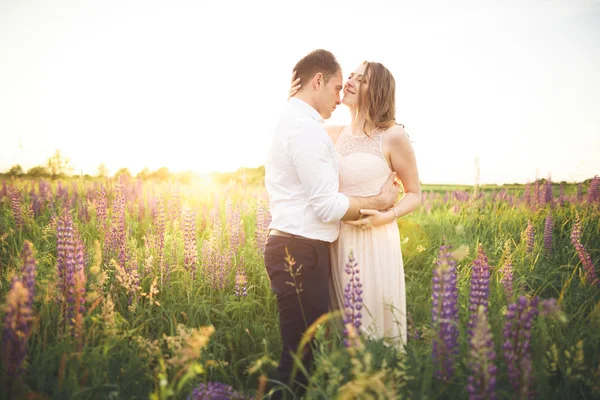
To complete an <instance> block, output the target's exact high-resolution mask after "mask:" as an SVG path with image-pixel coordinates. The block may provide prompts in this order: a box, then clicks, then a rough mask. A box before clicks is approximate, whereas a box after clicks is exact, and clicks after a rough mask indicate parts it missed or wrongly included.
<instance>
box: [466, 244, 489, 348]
mask: <svg viewBox="0 0 600 400" xmlns="http://www.w3.org/2000/svg"><path fill="white" fill-rule="evenodd" d="M489 295H490V266H489V264H488V259H487V256H486V254H485V252H484V251H483V246H482V245H481V243H480V244H479V248H478V250H477V258H476V259H475V260H474V261H473V269H472V272H471V292H470V295H469V313H470V315H469V323H468V328H469V337H471V335H472V332H473V328H474V327H475V319H476V318H477V309H478V308H479V306H483V308H484V310H485V311H486V312H487V309H488V297H489Z"/></svg>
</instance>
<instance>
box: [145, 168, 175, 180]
mask: <svg viewBox="0 0 600 400" xmlns="http://www.w3.org/2000/svg"><path fill="white" fill-rule="evenodd" d="M150 177H151V178H152V179H156V180H157V181H167V180H169V179H170V178H171V173H170V172H169V169H168V168H167V167H162V168H159V169H157V170H156V171H154V172H152V173H151V174H150Z"/></svg>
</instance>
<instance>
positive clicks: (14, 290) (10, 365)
mask: <svg viewBox="0 0 600 400" xmlns="http://www.w3.org/2000/svg"><path fill="white" fill-rule="evenodd" d="M32 318H33V317H32V311H31V307H30V306H29V291H28V290H27V288H26V287H25V286H24V285H23V283H22V282H21V280H20V279H19V278H18V277H16V276H15V277H13V280H12V282H11V285H10V290H9V292H8V294H7V295H6V314H5V315H4V325H3V328H2V354H1V357H2V362H3V364H4V370H5V371H6V373H7V375H8V376H9V377H10V378H12V379H17V378H19V377H20V376H22V375H23V373H24V372H25V371H24V370H23V367H22V365H23V361H25V358H26V357H27V340H28V339H29V335H30V334H31V321H32Z"/></svg>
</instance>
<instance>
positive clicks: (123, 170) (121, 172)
mask: <svg viewBox="0 0 600 400" xmlns="http://www.w3.org/2000/svg"><path fill="white" fill-rule="evenodd" d="M121 175H125V177H127V178H131V172H129V169H127V168H121V169H120V170H118V171H117V172H116V173H115V178H117V177H119V176H121Z"/></svg>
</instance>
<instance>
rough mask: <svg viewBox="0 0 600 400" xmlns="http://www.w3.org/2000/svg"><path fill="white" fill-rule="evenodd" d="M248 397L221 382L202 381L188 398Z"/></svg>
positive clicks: (232, 399)
mask: <svg viewBox="0 0 600 400" xmlns="http://www.w3.org/2000/svg"><path fill="white" fill-rule="evenodd" d="M244 399H246V397H244V396H243V395H241V394H240V393H238V392H236V391H235V390H234V389H233V388H232V387H231V386H229V385H226V384H224V383H220V382H208V383H201V384H199V385H198V386H196V387H195V388H194V390H193V391H192V393H191V394H190V395H189V396H188V399H187V400H244Z"/></svg>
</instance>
